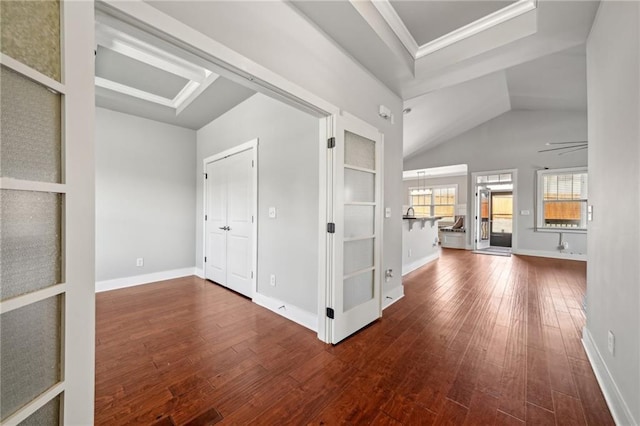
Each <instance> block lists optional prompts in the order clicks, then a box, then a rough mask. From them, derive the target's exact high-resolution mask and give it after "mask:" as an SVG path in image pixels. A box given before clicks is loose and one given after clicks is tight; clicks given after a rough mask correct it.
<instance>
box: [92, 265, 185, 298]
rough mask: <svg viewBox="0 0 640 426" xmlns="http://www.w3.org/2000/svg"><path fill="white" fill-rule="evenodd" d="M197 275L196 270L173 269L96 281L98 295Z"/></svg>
mask: <svg viewBox="0 0 640 426" xmlns="http://www.w3.org/2000/svg"><path fill="white" fill-rule="evenodd" d="M190 275H197V274H196V268H195V267H190V268H182V269H172V270H169V271H161V272H152V273H150V274H143V275H134V276H132V277H123V278H114V279H112V280H104V281H96V293H101V292H103V291H109V290H117V289H119V288H127V287H134V286H137V285H142V284H149V283H154V282H157V281H165V280H172V279H175V278H182V277H188V276H190Z"/></svg>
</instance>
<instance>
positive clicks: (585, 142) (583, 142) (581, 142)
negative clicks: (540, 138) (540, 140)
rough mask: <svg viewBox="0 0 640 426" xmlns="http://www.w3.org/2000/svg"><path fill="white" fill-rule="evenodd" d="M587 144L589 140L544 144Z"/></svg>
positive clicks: (548, 143)
mask: <svg viewBox="0 0 640 426" xmlns="http://www.w3.org/2000/svg"><path fill="white" fill-rule="evenodd" d="M570 143H571V144H588V143H589V141H574V142H547V143H546V144H545V145H566V144H570Z"/></svg>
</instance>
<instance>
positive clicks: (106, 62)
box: [95, 13, 256, 130]
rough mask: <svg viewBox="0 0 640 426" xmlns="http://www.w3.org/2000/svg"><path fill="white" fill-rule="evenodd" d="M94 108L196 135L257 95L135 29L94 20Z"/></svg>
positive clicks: (112, 21) (107, 18)
mask: <svg viewBox="0 0 640 426" xmlns="http://www.w3.org/2000/svg"><path fill="white" fill-rule="evenodd" d="M96 44H97V48H96V63H95V65H96V105H97V106H99V107H102V108H108V109H112V110H115V111H120V112H124V113H127V114H132V115H137V116H140V117H144V118H149V119H152V120H156V121H162V122H165V123H169V124H174V125H177V126H181V127H186V128H190V129H194V130H197V129H200V128H201V127H202V126H204V125H206V124H208V123H210V122H211V121H212V120H214V119H216V118H217V117H219V116H220V115H222V114H224V113H225V112H227V111H228V110H230V109H231V108H233V107H235V106H236V105H238V104H239V103H241V102H243V101H245V100H246V99H247V98H249V97H250V96H252V95H254V94H255V93H256V92H255V91H253V90H251V89H249V88H246V87H244V86H242V85H239V84H237V83H235V82H232V81H231V80H229V79H227V78H224V77H222V76H220V75H218V74H216V73H215V72H214V66H213V65H211V64H209V63H207V62H206V61H204V60H202V59H201V58H197V57H194V56H193V55H190V54H188V53H187V52H184V51H183V50H181V49H178V48H176V47H174V46H171V45H169V44H168V43H166V42H164V41H162V40H160V39H158V38H156V37H153V36H151V35H150V34H148V33H145V32H143V31H141V30H139V29H136V28H134V27H132V26H129V25H127V24H125V23H124V22H122V21H118V20H116V19H115V18H112V17H110V16H107V15H104V14H102V13H98V14H97V15H96Z"/></svg>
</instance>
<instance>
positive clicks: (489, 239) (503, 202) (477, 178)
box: [472, 170, 516, 256]
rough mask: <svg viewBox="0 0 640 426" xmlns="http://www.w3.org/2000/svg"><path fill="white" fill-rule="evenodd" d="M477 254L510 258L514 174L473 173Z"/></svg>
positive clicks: (506, 172) (513, 218) (513, 225)
mask: <svg viewBox="0 0 640 426" xmlns="http://www.w3.org/2000/svg"><path fill="white" fill-rule="evenodd" d="M472 181H473V183H474V185H475V190H476V191H475V194H476V202H475V203H474V216H473V217H474V221H473V222H474V234H473V235H474V240H473V241H474V244H473V249H474V251H475V252H476V253H481V254H495V255H503V256H509V255H510V254H511V251H512V250H513V248H514V245H515V244H514V242H515V233H516V226H515V214H514V213H515V200H516V196H515V188H516V185H515V182H516V171H515V170H501V171H494V172H483V173H474V174H473V176H472Z"/></svg>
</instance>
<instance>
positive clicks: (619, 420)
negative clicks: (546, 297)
mask: <svg viewBox="0 0 640 426" xmlns="http://www.w3.org/2000/svg"><path fill="white" fill-rule="evenodd" d="M582 345H583V346H584V350H585V351H586V353H587V357H588V358H589V362H590V364H591V368H593V372H594V374H595V376H596V380H597V381H598V384H599V385H600V389H601V390H602V394H603V395H604V399H605V401H607V405H608V406H609V410H610V411H611V415H612V416H613V420H614V421H615V422H616V424H617V425H630V426H631V425H638V422H637V421H636V419H634V418H633V414H631V410H630V409H629V406H628V405H627V403H626V401H625V400H624V398H623V397H622V393H620V389H618V385H617V384H616V382H615V380H613V376H612V375H611V372H610V371H609V369H608V368H607V364H606V363H605V362H604V358H602V355H601V354H600V351H599V350H598V347H597V346H596V344H595V342H594V340H593V337H592V336H591V332H590V331H589V329H588V328H587V327H584V328H583V329H582Z"/></svg>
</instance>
